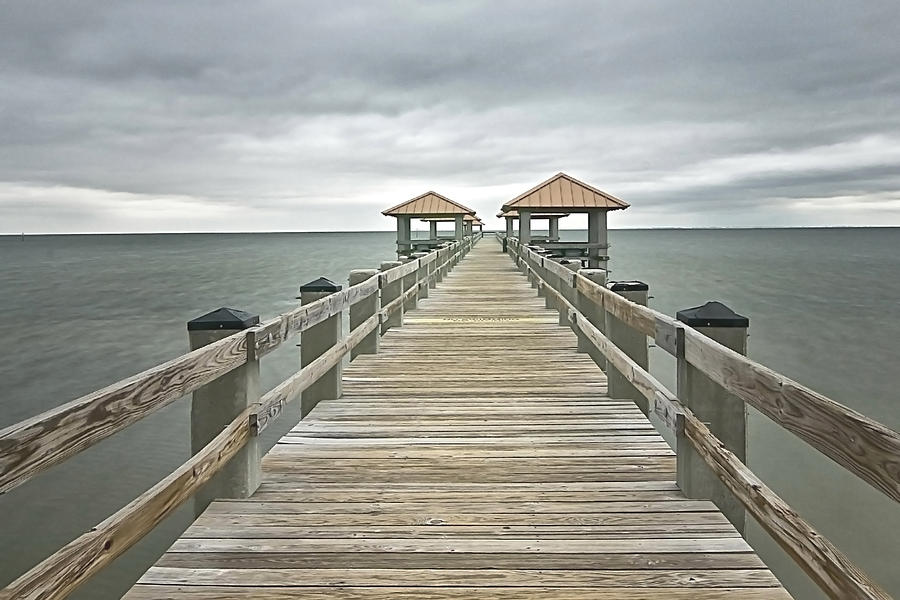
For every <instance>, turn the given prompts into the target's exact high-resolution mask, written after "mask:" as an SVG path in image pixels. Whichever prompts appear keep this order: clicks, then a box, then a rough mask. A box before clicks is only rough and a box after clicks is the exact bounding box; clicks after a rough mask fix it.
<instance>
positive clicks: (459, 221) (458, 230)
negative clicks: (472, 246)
mask: <svg viewBox="0 0 900 600" xmlns="http://www.w3.org/2000/svg"><path fill="white" fill-rule="evenodd" d="M454 221H455V224H456V227H455V229H454V232H453V233H454V236H453V239H455V240H456V241H457V242H461V241H462V239H463V236H464V235H465V234H464V232H465V225H466V224H465V221H463V216H462V215H456V218H455V219H454Z"/></svg>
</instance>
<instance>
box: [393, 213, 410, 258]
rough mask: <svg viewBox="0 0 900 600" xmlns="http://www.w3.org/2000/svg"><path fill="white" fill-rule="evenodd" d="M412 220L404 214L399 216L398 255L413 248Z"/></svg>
mask: <svg viewBox="0 0 900 600" xmlns="http://www.w3.org/2000/svg"><path fill="white" fill-rule="evenodd" d="M411 221H412V219H411V217H407V216H403V215H401V216H399V217H397V256H402V255H403V254H405V253H407V252H409V251H410V250H411V249H412V245H411V240H412V225H411Z"/></svg>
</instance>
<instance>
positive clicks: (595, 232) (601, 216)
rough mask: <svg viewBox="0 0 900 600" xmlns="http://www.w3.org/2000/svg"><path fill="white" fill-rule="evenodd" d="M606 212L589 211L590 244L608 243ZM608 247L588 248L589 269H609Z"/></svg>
mask: <svg viewBox="0 0 900 600" xmlns="http://www.w3.org/2000/svg"><path fill="white" fill-rule="evenodd" d="M606 212H607V211H605V210H592V211H590V212H588V244H602V245H608V244H609V241H608V237H607V233H606ZM605 256H606V248H597V247H593V248H588V268H589V269H603V270H604V271H606V270H608V269H607V264H606V263H607V261H606V259H605V258H601V257H605Z"/></svg>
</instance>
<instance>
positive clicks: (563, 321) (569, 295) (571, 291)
mask: <svg viewBox="0 0 900 600" xmlns="http://www.w3.org/2000/svg"><path fill="white" fill-rule="evenodd" d="M559 264H561V265H563V266H564V267H566V268H567V269H569V270H570V271H572V275H571V276H570V277H569V279H568V282H565V281H563V280H562V278H561V277H560V278H559V287H558V288H557V289H558V290H559V293H560V294H561V295H562V297H563V298H565V299H566V300H568V301H569V304H571V305H572V306H576V307H577V306H578V304H577V302H578V300H577V299H576V297H575V287H574V286H572V285H570V284H571V283H574V281H575V273H577V272H578V269H579V268H581V261H578V262H575V261H574V260H566V259H562V260H561V261H559ZM559 324H560V325H571V324H572V323H571V322H570V321H569V314H568V312H567V311H566V310H564V309H563V307H562V306H560V307H559Z"/></svg>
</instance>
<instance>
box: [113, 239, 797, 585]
mask: <svg viewBox="0 0 900 600" xmlns="http://www.w3.org/2000/svg"><path fill="white" fill-rule="evenodd" d="M381 342H382V345H381V350H380V352H379V354H377V355H362V356H359V357H357V358H356V359H355V360H354V361H353V363H351V365H350V366H349V368H345V369H344V381H343V396H342V397H341V398H340V399H336V400H324V401H322V402H320V403H319V404H318V406H317V407H316V408H315V409H313V410H312V412H311V413H310V414H309V415H308V416H307V417H306V418H305V419H303V420H302V421H301V422H300V423H298V424H297V426H296V427H294V429H293V430H292V431H291V432H290V433H289V434H287V435H286V436H285V437H284V438H282V439H281V441H280V442H279V443H278V444H277V445H276V446H275V448H274V449H273V450H272V451H271V452H270V453H269V454H268V455H267V456H266V457H265V459H264V460H263V482H262V485H261V486H260V488H259V489H258V490H257V492H256V493H255V494H253V496H252V497H251V498H249V499H247V500H227V501H226V500H220V501H216V502H213V503H212V504H211V505H210V506H209V508H208V509H207V510H206V512H205V513H204V514H203V515H202V516H201V517H200V518H199V519H198V520H197V521H196V522H195V523H194V525H193V526H191V527H190V528H189V529H188V530H187V531H186V532H185V534H184V536H183V537H182V539H180V540H178V541H177V542H176V543H175V544H174V545H173V546H172V548H171V549H170V550H169V552H167V553H166V555H165V556H163V557H162V559H161V560H160V561H159V563H158V564H157V565H156V566H154V567H153V568H151V569H150V570H149V571H148V572H147V573H146V575H144V577H143V578H142V579H141V581H140V582H139V583H138V585H136V586H135V588H134V589H133V590H132V591H131V593H130V594H128V596H126V598H128V599H129V600H150V599H151V598H152V599H158V598H185V599H201V598H202V599H209V598H221V599H226V598H320V597H321V598H326V597H327V598H394V597H402V598H414V597H415V598H425V597H427V598H474V597H477V598H524V597H528V598H621V599H628V598H642V599H645V598H647V599H649V598H667V599H674V598H685V599H687V598H691V599H701V598H703V599H705V598H726V597H735V598H748V599H762V598H787V597H788V596H787V594H786V593H785V592H784V590H783V589H782V588H781V586H780V585H779V583H778V581H777V580H776V579H775V578H774V577H773V576H772V574H771V573H770V572H769V570H768V569H766V568H765V565H763V564H762V563H761V562H760V560H759V559H758V558H757V557H756V555H755V554H754V553H753V551H752V549H751V548H750V547H749V546H748V545H747V543H746V542H745V541H744V540H743V539H742V538H741V536H740V534H738V533H737V532H736V531H735V529H734V527H732V525H731V524H730V523H729V522H728V521H727V520H726V519H725V517H723V516H722V514H721V513H720V512H719V511H718V509H717V508H716V507H715V506H714V505H713V504H712V503H711V502H709V501H706V500H688V499H686V498H685V497H684V496H683V495H682V494H681V493H680V492H679V491H678V488H677V487H676V485H675V455H674V453H673V452H672V450H671V449H670V448H669V446H668V445H667V444H666V443H665V442H664V441H663V439H662V438H661V437H660V436H659V434H658V433H657V432H656V430H655V429H654V428H653V427H652V426H651V425H650V422H649V421H648V420H647V418H646V417H645V416H644V415H643V414H642V413H641V412H640V411H639V410H638V409H637V407H636V406H635V405H634V403H633V402H631V401H628V400H624V401H623V400H614V399H610V398H608V397H607V396H606V377H605V375H604V374H603V372H602V371H601V370H600V369H599V368H598V367H597V366H596V365H595V364H594V363H593V361H591V359H590V358H589V357H588V355H587V354H583V353H582V354H579V353H578V352H577V340H576V338H575V335H574V334H573V333H572V331H571V329H569V328H567V327H562V326H560V325H559V324H558V313H557V312H556V311H552V310H550V309H547V308H545V307H544V301H543V300H542V299H540V298H538V297H537V295H536V293H535V290H533V289H532V288H531V286H530V285H529V283H528V281H527V280H526V279H525V278H524V277H523V276H522V275H521V274H520V273H519V271H518V270H517V269H515V265H514V264H513V263H512V262H510V260H509V258H508V257H506V256H504V255H503V254H501V253H500V252H498V249H497V247H496V245H495V244H484V245H482V246H479V247H477V248H476V250H475V251H473V253H472V254H470V256H469V257H468V258H467V259H466V261H465V262H464V263H462V264H461V265H460V266H459V267H458V268H457V269H456V270H455V271H454V272H453V274H452V275H451V276H450V277H449V278H448V279H447V280H446V281H445V282H444V283H443V284H442V285H441V286H440V287H439V288H438V289H436V290H434V291H432V292H431V297H429V298H428V299H427V300H422V301H420V303H419V306H418V308H417V309H416V310H415V311H414V312H412V313H409V314H408V315H407V316H406V320H405V322H404V324H403V327H402V328H395V329H391V330H390V331H389V332H388V333H387V334H385V336H384V337H383V338H382V340H381Z"/></svg>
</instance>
